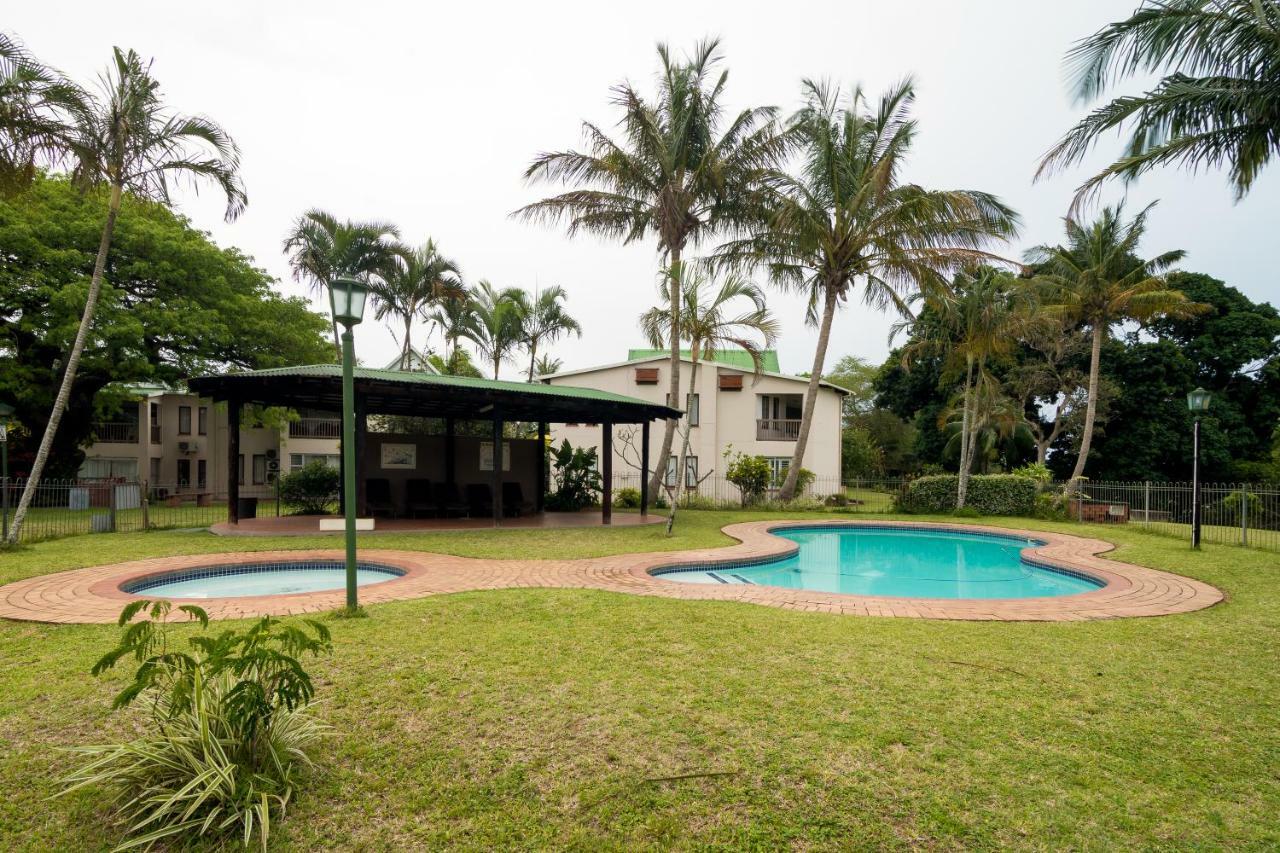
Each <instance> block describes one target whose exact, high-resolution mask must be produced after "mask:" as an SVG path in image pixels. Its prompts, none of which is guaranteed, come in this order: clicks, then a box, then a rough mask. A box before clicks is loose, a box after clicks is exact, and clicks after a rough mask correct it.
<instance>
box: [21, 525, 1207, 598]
mask: <svg viewBox="0 0 1280 853" xmlns="http://www.w3.org/2000/svg"><path fill="white" fill-rule="evenodd" d="M828 527H834V528H840V527H846V528H871V529H875V528H880V529H885V528H898V529H904V528H905V529H917V530H934V531H949V532H957V533H979V534H986V535H995V536H1002V537H1015V538H1021V539H1029V540H1036V541H1037V542H1041V543H1043V544H1040V545H1033V546H1031V547H1028V548H1026V549H1024V550H1023V558H1024V560H1026V561H1027V562H1029V563H1031V564H1033V565H1041V566H1045V567H1050V568H1053V569H1056V570H1066V571H1069V572H1072V573H1079V574H1082V575H1085V576H1087V577H1089V578H1093V579H1096V580H1098V581H1099V582H1101V583H1103V584H1105V585H1104V586H1102V587H1100V588H1098V589H1095V590H1090V591H1088V592H1082V593H1077V594H1075V595H1068V596H1058V597H1052V598H1021V599H939V598H894V597H880V596H859V595H845V594H841V593H828V592H816V591H812V590H803V589H783V588H781V587H767V586H756V585H748V584H742V585H728V584H715V585H704V584H686V583H679V582H676V581H671V580H665V579H663V578H662V577H661V576H660V574H655V572H658V573H660V572H661V571H663V570H671V569H676V568H680V567H694V566H709V565H717V564H718V565H742V564H744V563H748V562H750V563H756V562H760V561H763V560H768V559H774V558H779V557H786V556H788V555H790V554H793V553H795V551H796V549H797V546H796V545H795V543H793V542H791V541H789V540H786V539H782V538H779V537H777V536H773V535H771V532H770V531H774V530H784V529H796V528H809V529H816V528H828ZM723 529H724V532H725V533H726V534H728V535H729V536H732V537H733V538H735V539H737V540H738V543H737V544H735V545H729V546H726V547H719V548H706V549H699V550H691V551H674V552H652V553H644V554H617V555H613V556H608V557H594V558H585V559H568V560H537V559H527V560H491V559H478V558H472V557H458V556H453V555H448V554H433V553H428V552H422V551H396V550H390V549H380V548H371V549H362V550H361V553H360V558H361V560H362V561H368V562H373V563H380V564H382V565H386V566H391V567H393V568H396V569H400V570H402V571H404V575H403V576H401V577H398V578H393V579H391V580H386V581H381V582H378V583H374V584H368V585H366V586H362V587H361V588H360V600H361V603H363V604H381V603H385V602H389V601H400V600H405V599H413V598H422V597H426V596H429V595H440V594H445V593H453V592H466V591H472V590H486V589H510V588H532V587H542V588H560V589H600V590H608V591H612V592H627V593H632V594H636V595H651V596H660V597H664V598H679V599H685V600H714V601H736V602H741V603H748V604H760V605H765V606H770V607H782V608H787V609H791V610H803V611H809V612H818V613H837V614H846V615H860V616H893V617H915V618H932V619H966V620H1000V621H1054V622H1064V621H1081V620H1089V619H1113V618H1123V617H1136V616H1163V615H1169V614H1174V613H1186V612H1190V611H1194V610H1200V609H1202V608H1205V607H1209V606H1211V605H1213V604H1216V603H1217V602H1219V601H1221V600H1222V599H1223V594H1222V593H1221V592H1220V591H1219V590H1217V589H1215V588H1214V587H1212V586H1209V585H1208V584H1205V583H1202V582H1200V581H1196V580H1192V579H1190V578H1185V577H1182V576H1179V575H1175V574H1171V573H1169V572H1163V571H1159V570H1157V569H1149V568H1145V567H1142V566H1135V565H1131V564H1128V563H1121V562H1117V561H1114V560H1107V559H1104V558H1102V557H1100V556H1098V555H1100V554H1104V553H1106V552H1107V551H1110V550H1112V548H1113V547H1114V546H1113V545H1112V544H1111V543H1109V542H1104V541H1102V540H1098V539H1086V538H1082V537H1078V536H1068V535H1065V534H1059V533H1048V532H1044V531H1038V530H1019V529H1012V528H1002V527H985V526H981V525H970V524H929V523H922V522H894V521H866V522H859V521H850V520H833V521H813V520H805V521H801V520H796V521H781V520H778V521H750V522H744V523H740V524H730V525H728V526H726V527H725V528H723ZM341 559H342V552H341V551H340V550H337V549H323V550H315V549H312V550H300V551H257V552H247V553H245V552H241V553H229V554H195V555H189V556H176V557H154V558H150V559H146V560H135V561H131V562H127V563H115V564H112V565H105V566H95V567H92V568H85V569H74V570H70V571H65V572H57V573H54V574H49V575H41V576H37V577H33V578H27V579H24V580H21V581H16V582H14V583H11V584H8V585H6V586H3V587H0V617H2V618H8V619H20V620H27V621H38V622H60V623H110V622H114V621H115V620H116V618H117V616H118V615H119V613H120V610H121V608H123V607H124V605H126V604H127V603H129V602H130V601H135V600H137V599H138V598H145V597H146V596H145V594H144V595H141V596H139V595H130V594H129V593H126V592H123V591H122V590H121V589H120V587H121V585H122V584H128V583H136V582H137V581H139V580H140V579H142V578H146V577H153V576H162V575H166V574H170V573H173V572H176V571H182V570H190V569H196V568H205V567H209V566H212V565H222V566H235V565H245V564H252V563H268V562H304V561H315V560H341ZM344 599H345V593H344V591H343V590H340V589H339V590H327V591H324V592H308V593H295V594H286V595H272V596H246V597H241V598H209V599H176V598H174V599H171V600H173V601H176V602H180V603H186V602H190V603H196V604H199V605H200V606H202V607H204V608H205V609H206V610H207V611H208V612H209V615H210V616H211V617H212V618H215V619H234V618H247V617H253V616H259V615H264V614H273V615H281V616H283V615H294V614H301V613H316V612H324V611H330V610H335V609H337V608H339V607H341V606H342V605H343V603H344Z"/></svg>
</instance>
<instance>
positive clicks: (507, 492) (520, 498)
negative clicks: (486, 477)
mask: <svg viewBox="0 0 1280 853" xmlns="http://www.w3.org/2000/svg"><path fill="white" fill-rule="evenodd" d="M533 510H534V506H533V504H532V503H530V502H529V501H526V500H525V499H524V489H522V488H521V487H520V484H519V483H516V482H511V481H507V482H504V483H503V484H502V514H503V515H510V516H515V517H519V516H522V515H527V514H529V513H532V512H533Z"/></svg>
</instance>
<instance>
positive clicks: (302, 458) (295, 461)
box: [289, 453, 341, 471]
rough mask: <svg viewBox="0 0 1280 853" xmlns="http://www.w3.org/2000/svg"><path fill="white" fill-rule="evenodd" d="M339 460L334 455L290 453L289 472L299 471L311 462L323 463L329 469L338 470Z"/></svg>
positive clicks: (339, 458) (338, 457)
mask: <svg viewBox="0 0 1280 853" xmlns="http://www.w3.org/2000/svg"><path fill="white" fill-rule="evenodd" d="M340 460H341V457H340V456H338V454H336V453H290V454H289V470H290V471H297V470H300V469H302V468H305V467H307V466H308V465H310V464H311V463H312V462H323V463H324V464H326V465H328V466H329V467H330V468H338V467H340V465H339V461H340Z"/></svg>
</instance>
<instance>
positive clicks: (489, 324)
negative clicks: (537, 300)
mask: <svg viewBox="0 0 1280 853" xmlns="http://www.w3.org/2000/svg"><path fill="white" fill-rule="evenodd" d="M528 307H529V299H528V296H527V295H526V294H525V292H524V291H523V290H521V289H519V288H518V287H506V288H503V289H501V290H499V289H498V288H496V287H494V286H493V285H492V284H490V283H489V282H487V281H481V282H480V284H479V285H478V286H477V287H476V290H475V315H476V320H477V321H478V322H477V324H476V332H477V334H476V336H475V338H474V339H473V340H474V341H475V344H476V346H477V347H478V348H479V349H480V357H481V358H483V359H485V360H486V361H488V362H489V363H490V364H492V365H493V378H494V379H497V378H498V369H499V368H500V367H501V366H502V362H504V361H508V360H509V359H510V358H511V357H512V355H514V354H515V351H516V349H517V348H519V346H520V341H521V340H522V339H523V338H524V318H525V316H526V312H527V311H528Z"/></svg>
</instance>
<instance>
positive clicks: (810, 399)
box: [778, 287, 836, 501]
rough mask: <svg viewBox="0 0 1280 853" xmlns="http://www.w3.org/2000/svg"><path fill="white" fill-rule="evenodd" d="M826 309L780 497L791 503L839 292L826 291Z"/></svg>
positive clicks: (825, 359) (807, 442) (829, 288)
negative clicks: (794, 443)
mask: <svg viewBox="0 0 1280 853" xmlns="http://www.w3.org/2000/svg"><path fill="white" fill-rule="evenodd" d="M825 289H826V298H825V300H824V302H823V306H822V323H821V324H820V325H819V326H818V347H817V350H816V351H815V352H814V354H813V372H812V373H810V374H809V387H808V388H807V389H805V392H804V408H803V409H802V410H801V412H800V433H799V434H798V435H797V436H796V449H795V452H794V453H793V454H792V456H791V467H789V468H788V469H787V479H786V480H785V481H784V482H783V484H782V490H781V491H780V492H779V493H778V498H779V499H780V500H784V501H789V500H791V499H792V498H794V497H795V495H796V481H797V480H798V479H799V477H800V466H801V463H803V462H804V451H805V448H806V447H808V445H809V427H811V426H812V425H813V410H814V407H815V406H816V405H817V402H818V387H819V385H820V384H821V382H822V368H823V367H824V366H825V365H826V361H827V344H828V343H829V342H830V341H831V321H832V320H833V319H834V318H835V316H836V291H835V288H833V287H826V288H825Z"/></svg>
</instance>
